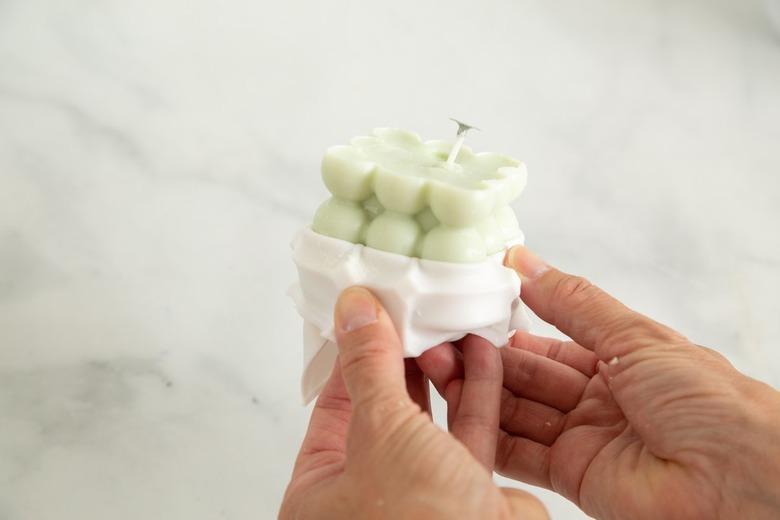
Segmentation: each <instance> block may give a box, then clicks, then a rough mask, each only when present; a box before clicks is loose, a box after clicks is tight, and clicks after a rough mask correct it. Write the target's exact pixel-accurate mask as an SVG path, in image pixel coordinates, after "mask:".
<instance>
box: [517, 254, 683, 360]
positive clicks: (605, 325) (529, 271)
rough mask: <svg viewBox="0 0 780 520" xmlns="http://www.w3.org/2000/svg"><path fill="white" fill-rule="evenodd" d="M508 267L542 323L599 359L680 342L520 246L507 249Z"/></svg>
mask: <svg viewBox="0 0 780 520" xmlns="http://www.w3.org/2000/svg"><path fill="white" fill-rule="evenodd" d="M506 263H507V265H508V266H509V267H511V268H513V269H514V270H515V271H517V273H518V274H519V275H520V277H521V279H522V292H521V294H520V296H521V298H522V299H523V301H524V302H525V303H526V304H527V305H528V306H529V307H530V308H531V310H533V311H534V312H535V313H536V314H537V315H538V316H539V317H540V318H542V319H543V320H545V321H546V322H548V323H551V324H552V325H554V326H555V327H557V328H558V330H560V331H561V332H563V333H564V334H566V335H567V336H569V337H570V338H571V339H573V340H574V341H576V342H577V343H579V344H580V345H582V346H583V347H585V348H587V349H589V350H592V351H594V352H595V353H596V355H597V356H598V357H599V359H601V360H609V359H612V358H613V357H615V356H622V355H625V354H627V353H629V352H631V351H633V350H636V349H638V348H642V347H645V346H651V345H654V344H657V342H658V340H659V339H660V340H663V341H672V340H674V341H679V340H681V339H682V340H684V338H682V337H681V336H680V335H679V334H677V333H676V332H674V331H673V330H671V329H669V328H668V327H665V326H663V325H661V324H660V323H657V322H655V321H653V320H651V319H650V318H647V317H645V316H643V315H641V314H639V313H637V312H634V311H632V310H631V309H629V308H628V307H626V306H625V305H623V304H622V303H620V302H619V301H617V300H616V299H614V298H613V297H611V296H610V295H608V294H607V293H605V292H604V291H602V290H601V289H599V288H598V287H596V286H595V285H593V284H591V283H590V282H589V281H588V280H586V279H585V278H582V277H579V276H572V275H570V274H566V273H564V272H561V271H559V270H557V269H555V268H553V267H551V266H549V265H547V264H546V263H545V262H544V261H543V260H541V259H540V258H538V257H537V256H536V255H534V254H533V253H531V252H530V251H529V250H528V249H526V248H525V247H523V246H515V247H513V248H512V249H510V250H509V253H508V254H507V258H506Z"/></svg>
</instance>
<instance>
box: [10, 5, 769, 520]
mask: <svg viewBox="0 0 780 520" xmlns="http://www.w3.org/2000/svg"><path fill="white" fill-rule="evenodd" d="M764 9H765V7H764V3H763V2H760V1H758V0H756V1H752V0H745V1H740V2H734V1H729V0H699V1H696V0H689V1H685V2H677V1H672V0H663V1H651V0H646V1H642V0H638V1H635V2H624V1H621V0H596V1H593V2H587V3H585V2H578V1H575V0H569V1H559V2H544V1H540V0H536V1H533V0H522V1H509V0H490V1H485V2H481V3H479V6H478V7H477V4H476V3H474V2H468V1H465V0H452V1H450V2H447V3H446V5H445V4H441V5H435V4H434V3H425V2H417V1H412V0H397V1H394V2H383V3H373V2H358V1H350V0H334V1H330V2H313V1H310V2H304V1H301V0H293V1H290V2H276V3H272V2H267V1H262V0H261V1H259V2H258V1H257V0H253V1H245V0H239V1H236V2H227V3H226V2H217V1H212V0H155V1H151V0H148V1H140V2H122V1H119V0H103V1H100V2H97V1H94V0H76V1H72V2H56V1H54V0H48V1H46V0H6V1H4V2H0V519H2V520H44V519H59V520H61V519H71V518H73V519H103V518H111V519H115V520H122V519H139V518H166V519H179V518H181V519H189V520H197V519H220V518H221V519H257V518H272V517H274V516H275V514H276V511H277V508H278V504H279V500H280V497H281V494H282V491H283V488H284V486H285V484H286V481H287V479H288V475H289V471H290V467H291V463H292V460H293V457H294V454H295V452H296V450H297V446H298V443H299V442H300V440H301V437H302V435H303V432H304V428H305V425H306V420H307V416H308V410H307V409H306V408H303V407H301V406H300V405H299V395H298V375H299V370H300V367H301V340H300V322H299V319H298V317H297V316H296V314H295V312H294V311H293V308H292V305H291V303H290V301H289V300H288V299H287V297H286V296H285V290H286V288H287V286H288V284H289V283H290V281H291V280H292V279H293V277H294V270H293V266H292V263H291V261H290V258H289V247H288V243H289V240H290V237H291V236H292V234H293V232H294V231H295V230H296V229H298V228H300V227H301V226H302V225H304V224H306V223H307V221H308V220H309V219H310V217H311V215H312V213H313V211H314V209H315V207H316V205H317V204H318V203H319V202H320V201H321V200H322V199H324V198H325V196H326V192H325V190H324V188H323V187H322V185H321V183H320V180H319V172H318V166H319V161H320V157H321V154H322V152H323V150H324V149H325V148H326V147H327V146H328V145H331V144H337V143H343V142H346V140H347V139H348V138H349V137H351V136H352V135H355V134H358V133H361V132H366V131H368V130H369V129H371V128H372V127H374V126H399V127H404V128H410V129H414V130H416V131H418V132H420V133H421V134H422V135H423V136H425V137H428V138H434V137H446V136H449V135H450V134H451V133H452V131H453V128H452V125H451V123H450V122H449V121H447V117H450V116H455V117H459V118H461V119H463V120H465V121H468V122H472V123H474V124H477V125H478V126H480V127H481V128H483V131H482V132H479V133H475V134H474V135H473V136H471V137H470V138H469V139H470V141H471V144H472V145H473V146H474V147H475V148H476V149H479V150H495V151H501V152H506V153H509V154H512V155H514V156H517V157H520V158H522V159H524V160H525V161H526V162H527V164H528V166H529V170H530V181H529V185H528V188H527V190H526V192H525V193H524V195H523V196H522V198H521V200H520V201H519V202H518V203H517V204H516V205H515V208H516V210H517V212H518V215H519V218H520V221H521V225H522V227H523V229H524V231H525V233H526V235H527V237H528V242H529V244H530V245H531V246H532V247H533V248H535V249H536V250H537V251H538V252H540V253H541V254H542V255H543V256H545V257H546V258H548V259H549V260H550V261H552V262H554V263H556V264H558V265H560V266H562V267H563V268H566V269H568V270H570V271H574V272H577V273H581V274H584V275H587V276H589V277H590V278H591V279H592V280H594V281H595V282H597V283H599V284H601V285H602V286H604V287H605V288H606V289H608V290H609V291H612V292H613V293H615V294H616V295H617V296H619V297H620V298H622V299H624V300H625V301H626V302H627V303H628V304H630V305H632V306H634V307H635V308H637V309H639V310H641V311H643V312H646V313H648V314H650V315H652V316H654V317H655V318H657V319H659V320H661V321H664V322H666V323H668V324H670V325H672V326H674V327H676V328H678V329H680V330H681V331H683V332H685V333H686V334H687V335H689V336H690V337H691V338H693V339H694V340H695V341H697V342H698V343H701V344H704V345H708V346H711V347H713V348H717V349H719V350H720V351H721V352H723V353H724V354H725V355H727V356H728V357H729V358H730V359H732V360H733V362H734V363H735V364H736V365H737V366H738V367H739V368H740V369H742V370H744V371H745V372H747V373H749V374H751V375H753V376H755V377H757V378H761V379H763V380H765V381H768V382H770V383H772V384H774V385H778V384H780V354H778V346H780V321H778V319H777V308H778V303H777V295H776V293H777V290H778V289H779V288H780V240H779V239H778V235H779V234H780V233H778V229H780V209H778V208H777V201H778V200H779V198H780V180H779V179H780V147H778V143H780V95H778V92H780V38H779V37H778V35H777V33H775V32H774V31H773V29H772V25H771V24H770V22H769V18H768V17H767V15H766V12H765V10H764ZM535 327H536V330H538V331H542V332H545V331H547V330H548V329H547V328H546V327H545V326H543V325H542V324H540V323H539V322H538V320H537V322H536V324H535ZM437 410H438V411H437V413H440V409H437ZM502 482H505V481H502ZM540 494H541V496H542V497H543V499H544V501H545V502H546V504H547V505H548V507H549V509H550V511H551V512H552V513H553V515H554V516H555V517H557V518H580V517H581V516H582V515H581V514H580V513H577V510H576V508H574V507H573V506H572V505H571V504H569V503H567V502H566V501H565V500H563V499H560V498H557V497H555V496H554V495H553V494H551V493H546V492H544V493H542V492H540Z"/></svg>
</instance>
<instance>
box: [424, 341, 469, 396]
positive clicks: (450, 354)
mask: <svg viewBox="0 0 780 520" xmlns="http://www.w3.org/2000/svg"><path fill="white" fill-rule="evenodd" d="M416 361H417V366H419V367H420V369H421V370H422V371H423V373H424V374H425V375H426V376H428V378H429V379H430V380H431V383H433V386H434V387H436V391H437V392H439V394H440V395H441V396H442V397H443V396H444V393H445V391H446V389H447V386H448V385H449V384H450V383H451V382H452V381H454V380H456V379H463V361H462V360H461V359H460V354H459V353H458V352H457V351H456V350H455V347H454V346H453V344H452V343H442V344H441V345H437V346H435V347H433V348H431V349H428V350H426V351H425V352H423V353H422V355H420V356H419V357H418V358H417V359H416Z"/></svg>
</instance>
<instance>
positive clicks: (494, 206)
mask: <svg viewBox="0 0 780 520" xmlns="http://www.w3.org/2000/svg"><path fill="white" fill-rule="evenodd" d="M462 141H463V138H462V136H461V135H460V134H459V140H458V142H457V143H456V145H455V148H454V149H453V145H452V144H451V143H449V142H446V141H426V142H423V141H422V140H421V139H420V137H419V136H418V135H417V134H415V133H412V132H408V131H405V130H397V129H389V128H379V129H376V130H374V132H373V134H372V135H370V136H363V137H356V138H354V139H353V140H352V141H351V143H350V145H348V146H334V147H332V148H330V149H328V151H327V153H326V154H325V157H324V158H323V161H322V178H323V180H324V182H325V186H326V187H327V188H328V190H329V191H330V192H331V194H332V195H333V197H331V198H330V199H329V200H327V201H325V202H324V203H323V204H322V205H321V206H320V208H319V209H318V210H317V213H316V214H315V216H314V221H313V223H312V229H313V230H314V231H315V232H317V233H320V234H323V235H327V236H331V237H335V238H339V239H342V240H347V241H349V242H353V243H362V244H365V245H367V246H369V247H372V248H375V249H380V250H383V251H389V252H392V253H397V254H401V255H406V256H419V257H422V258H426V259H430V260H440V261H445V262H478V261H481V260H483V259H485V258H486V257H487V256H488V255H490V254H493V253H497V252H499V251H501V250H502V249H503V248H504V246H505V244H506V243H507V242H508V241H510V240H512V239H513V238H516V237H518V236H519V235H520V229H519V227H518V224H517V219H516V218H515V215H514V212H513V211H512V209H511V207H510V206H509V203H510V202H511V201H513V200H514V199H516V198H517V197H518V196H519V194H520V192H521V191H522V190H523V188H524V186H525V182H526V170H525V166H524V165H523V164H522V163H520V162H519V161H517V160H515V159H512V158H511V157H508V156H505V155H501V154H495V153H479V154H475V153H473V152H472V151H471V149H469V148H468V147H466V146H461V145H462ZM450 152H452V153H450ZM448 158H449V161H448Z"/></svg>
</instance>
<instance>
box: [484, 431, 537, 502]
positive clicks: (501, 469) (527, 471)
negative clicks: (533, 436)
mask: <svg viewBox="0 0 780 520" xmlns="http://www.w3.org/2000/svg"><path fill="white" fill-rule="evenodd" d="M496 473H498V474H500V475H503V476H505V477H509V478H513V479H515V480H520V481H522V482H526V483H528V484H532V485H534V486H541V487H544V488H547V489H551V485H550V448H548V447H547V446H545V445H544V444H540V443H538V442H534V441H532V440H530V439H526V438H524V437H515V436H514V435H509V434H508V433H507V432H505V431H503V430H499V431H498V445H497V447H496Z"/></svg>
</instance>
